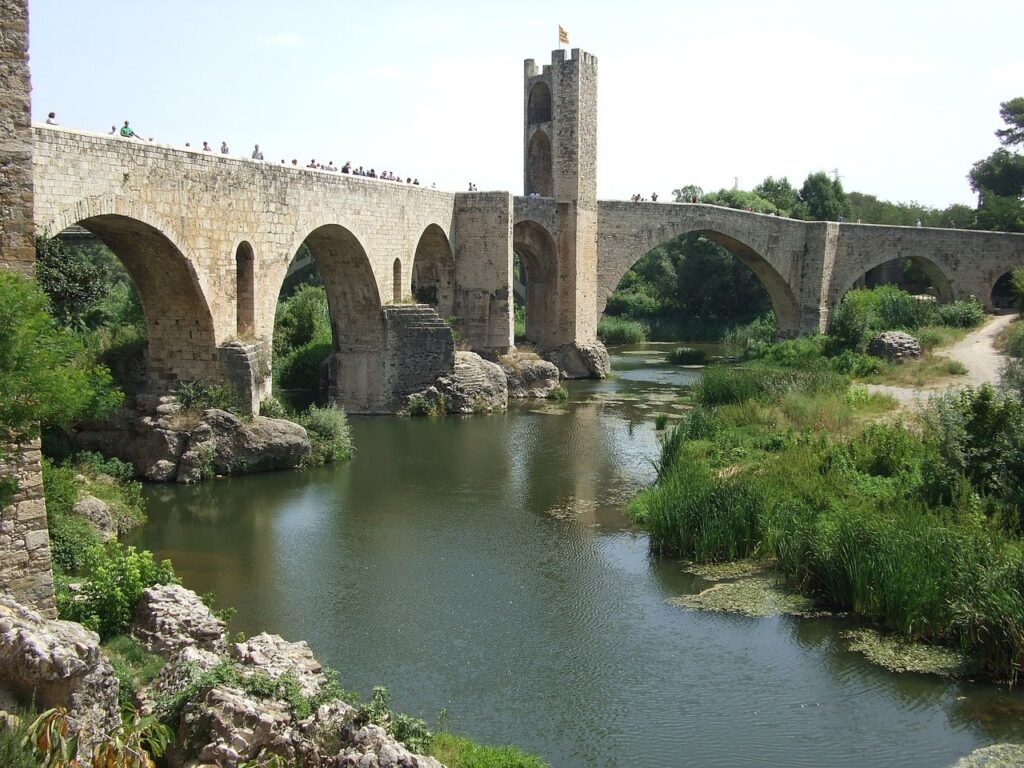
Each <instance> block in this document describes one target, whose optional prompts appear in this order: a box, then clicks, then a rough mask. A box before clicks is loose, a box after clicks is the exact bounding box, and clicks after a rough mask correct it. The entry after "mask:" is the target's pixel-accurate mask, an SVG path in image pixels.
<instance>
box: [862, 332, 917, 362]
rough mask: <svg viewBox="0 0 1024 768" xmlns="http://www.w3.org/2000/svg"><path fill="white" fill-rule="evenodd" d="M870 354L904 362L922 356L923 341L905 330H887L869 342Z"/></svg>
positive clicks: (891, 360) (890, 360)
mask: <svg viewBox="0 0 1024 768" xmlns="http://www.w3.org/2000/svg"><path fill="white" fill-rule="evenodd" d="M868 354H869V355H872V356H873V357H880V358H882V359H883V360H888V361H889V362H894V363H902V362H903V361H904V360H915V359H917V358H919V357H920V356H921V343H920V342H919V341H918V340H917V339H915V338H914V337H913V336H911V335H910V334H909V333H904V332H903V331H885V332H884V333H880V334H878V335H877V336H875V337H874V338H872V339H871V341H869V342H868Z"/></svg>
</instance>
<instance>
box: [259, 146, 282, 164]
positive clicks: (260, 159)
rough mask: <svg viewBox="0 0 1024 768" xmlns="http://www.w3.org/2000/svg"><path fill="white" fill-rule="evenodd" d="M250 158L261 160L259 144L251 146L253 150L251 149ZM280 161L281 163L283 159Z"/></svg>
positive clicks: (261, 154)
mask: <svg viewBox="0 0 1024 768" xmlns="http://www.w3.org/2000/svg"><path fill="white" fill-rule="evenodd" d="M252 159H253V160H262V159H263V153H262V152H260V145H259V144H257V145H256V146H255V147H254V148H253V150H252ZM281 162H282V163H283V162H284V160H282V161H281Z"/></svg>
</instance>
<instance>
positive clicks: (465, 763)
mask: <svg viewBox="0 0 1024 768" xmlns="http://www.w3.org/2000/svg"><path fill="white" fill-rule="evenodd" d="M430 754H431V755H432V756H433V757H435V758H437V759H438V760H440V761H441V762H442V763H443V764H444V765H446V766H448V768H550V766H548V764H547V763H545V762H544V761H543V760H541V759H540V758H539V757H535V756H534V755H528V754H526V753H525V752H522V751H520V750H518V749H516V748H515V747H513V746H505V747H488V746H484V745H482V744H476V743H475V742H473V741H471V740H470V739H467V738H464V737H462V736H456V735H454V734H451V733H444V732H441V733H435V734H434V735H433V737H432V738H431V740H430Z"/></svg>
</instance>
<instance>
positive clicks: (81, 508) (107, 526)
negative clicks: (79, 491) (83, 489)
mask: <svg viewBox="0 0 1024 768" xmlns="http://www.w3.org/2000/svg"><path fill="white" fill-rule="evenodd" d="M71 514H73V515H74V516H75V517H80V518H82V519H83V520H85V521H86V522H88V523H89V525H90V526H92V528H93V529H94V530H95V531H96V533H98V534H99V537H100V540H101V541H110V540H111V539H112V538H114V537H115V536H117V523H115V522H114V518H113V516H112V515H111V514H110V507H108V506H107V503H106V502H105V501H102V500H101V499H97V498H96V497H95V496H86V497H84V498H82V499H79V500H78V501H77V502H75V505H74V506H73V507H72V508H71Z"/></svg>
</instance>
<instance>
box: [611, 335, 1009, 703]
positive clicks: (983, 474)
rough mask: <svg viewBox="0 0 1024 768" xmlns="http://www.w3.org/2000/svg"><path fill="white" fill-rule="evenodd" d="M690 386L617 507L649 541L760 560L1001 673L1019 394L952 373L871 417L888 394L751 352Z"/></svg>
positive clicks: (1004, 674) (907, 635) (703, 557)
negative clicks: (650, 474)
mask: <svg viewBox="0 0 1024 768" xmlns="http://www.w3.org/2000/svg"><path fill="white" fill-rule="evenodd" d="M984 333H986V334H990V335H991V336H993V337H994V336H995V335H996V334H998V329H996V330H995V331H992V330H991V329H986V330H985V331H984ZM765 357H767V358H769V359H771V357H772V355H771V353H770V352H769V353H768V354H767V355H766V356H765ZM694 400H695V407H694V409H693V410H692V411H691V412H690V413H689V414H688V415H687V416H686V417H685V418H684V419H683V420H682V421H681V422H680V424H679V425H678V426H677V427H675V428H674V429H673V430H672V431H671V432H670V433H668V434H667V435H666V436H665V438H664V441H663V446H662V455H661V458H660V460H659V463H658V472H659V478H658V482H657V484H656V485H655V486H654V487H653V488H651V489H649V490H647V491H645V492H643V493H642V494H641V495H640V496H639V497H638V498H637V499H636V500H635V501H634V503H633V505H632V507H631V513H632V514H633V516H634V518H635V519H637V520H638V521H639V522H640V523H641V524H643V525H644V526H645V527H646V528H647V529H648V530H649V531H650V534H651V548H652V550H654V551H656V552H659V553H662V554H667V555H671V556H677V557H684V558H692V559H694V560H696V561H698V562H714V561H720V560H731V559H735V558H739V557H755V558H765V557H769V558H773V559H774V560H775V561H777V564H778V569H779V570H780V572H781V573H782V574H784V575H785V576H786V578H787V581H788V583H789V584H790V585H791V586H792V587H793V588H795V589H797V590H798V591H800V592H802V593H804V594H806V595H807V596H809V597H811V598H812V599H814V600H815V601H816V602H817V603H819V604H820V605H823V606H825V607H827V608H830V609H833V610H841V611H849V612H851V613H852V614H853V615H855V616H859V617H862V618H864V619H868V620H870V621H873V622H876V623H877V624H878V625H879V626H881V627H883V628H885V629H887V630H889V631H891V632H893V633H895V634H896V635H898V636H900V637H903V638H904V639H906V640H914V641H922V642H927V643H934V644H938V645H950V646H954V647H957V648H959V649H961V650H963V651H964V652H966V653H967V654H968V655H969V656H970V657H971V660H972V661H973V662H974V663H975V664H976V667H977V670H978V672H979V673H980V674H983V675H985V676H987V677H990V678H992V679H995V680H1002V681H1006V682H1008V683H1010V684H1013V683H1015V682H1017V680H1018V679H1019V677H1020V676H1021V674H1022V671H1024V635H1021V634H1020V633H1019V631H1018V629H1017V627H1019V626H1022V625H1024V603H1022V601H1021V597H1020V587H1021V585H1022V584H1024V547H1022V545H1021V540H1020V531H1021V506H1020V501H1019V499H1018V496H1017V491H1016V489H1017V487H1019V485H1020V480H1021V478H1020V477H1018V472H1019V470H1018V466H1019V464H1020V460H1019V457H1020V456H1021V455H1024V454H1022V447H1024V446H1022V445H1021V444H1020V437H1019V432H1018V430H1019V428H1020V426H1021V424H1022V415H1021V413H1022V408H1021V405H1020V402H1019V400H1017V399H1016V398H1015V397H1013V396H1010V395H1003V394H999V393H997V392H996V391H994V390H993V389H991V388H990V387H987V388H986V387H983V388H981V389H966V390H963V391H960V392H956V393H950V394H947V395H945V396H943V397H940V398H938V399H937V400H935V401H934V402H933V403H931V404H930V405H928V406H927V407H925V409H924V411H923V412H922V413H921V414H920V416H917V415H906V416H905V417H904V418H906V419H907V421H906V422H904V421H895V422H893V421H892V420H891V419H887V423H873V422H874V421H875V418H876V417H877V416H878V415H880V414H882V413H883V412H884V411H885V410H886V409H888V408H891V407H892V405H893V403H892V401H891V399H889V398H888V397H887V396H886V395H884V394H877V393H871V392H870V391H869V390H867V389H865V388H863V387H857V386H854V387H852V388H851V387H850V385H849V381H848V379H846V378H845V377H842V376H839V375H837V374H835V373H834V372H831V371H829V370H827V369H821V368H816V369H815V368H811V369H807V368H804V369H800V368H794V367H791V368H779V367H777V366H776V367H773V366H771V365H768V364H764V363H760V364H753V365H749V366H744V367H741V368H733V369H728V368H722V367H717V368H716V367H712V368H709V369H707V370H706V371H705V374H704V377H703V379H702V381H701V383H700V384H699V385H697V387H696V388H695V391H694ZM886 401H888V402H886Z"/></svg>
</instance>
